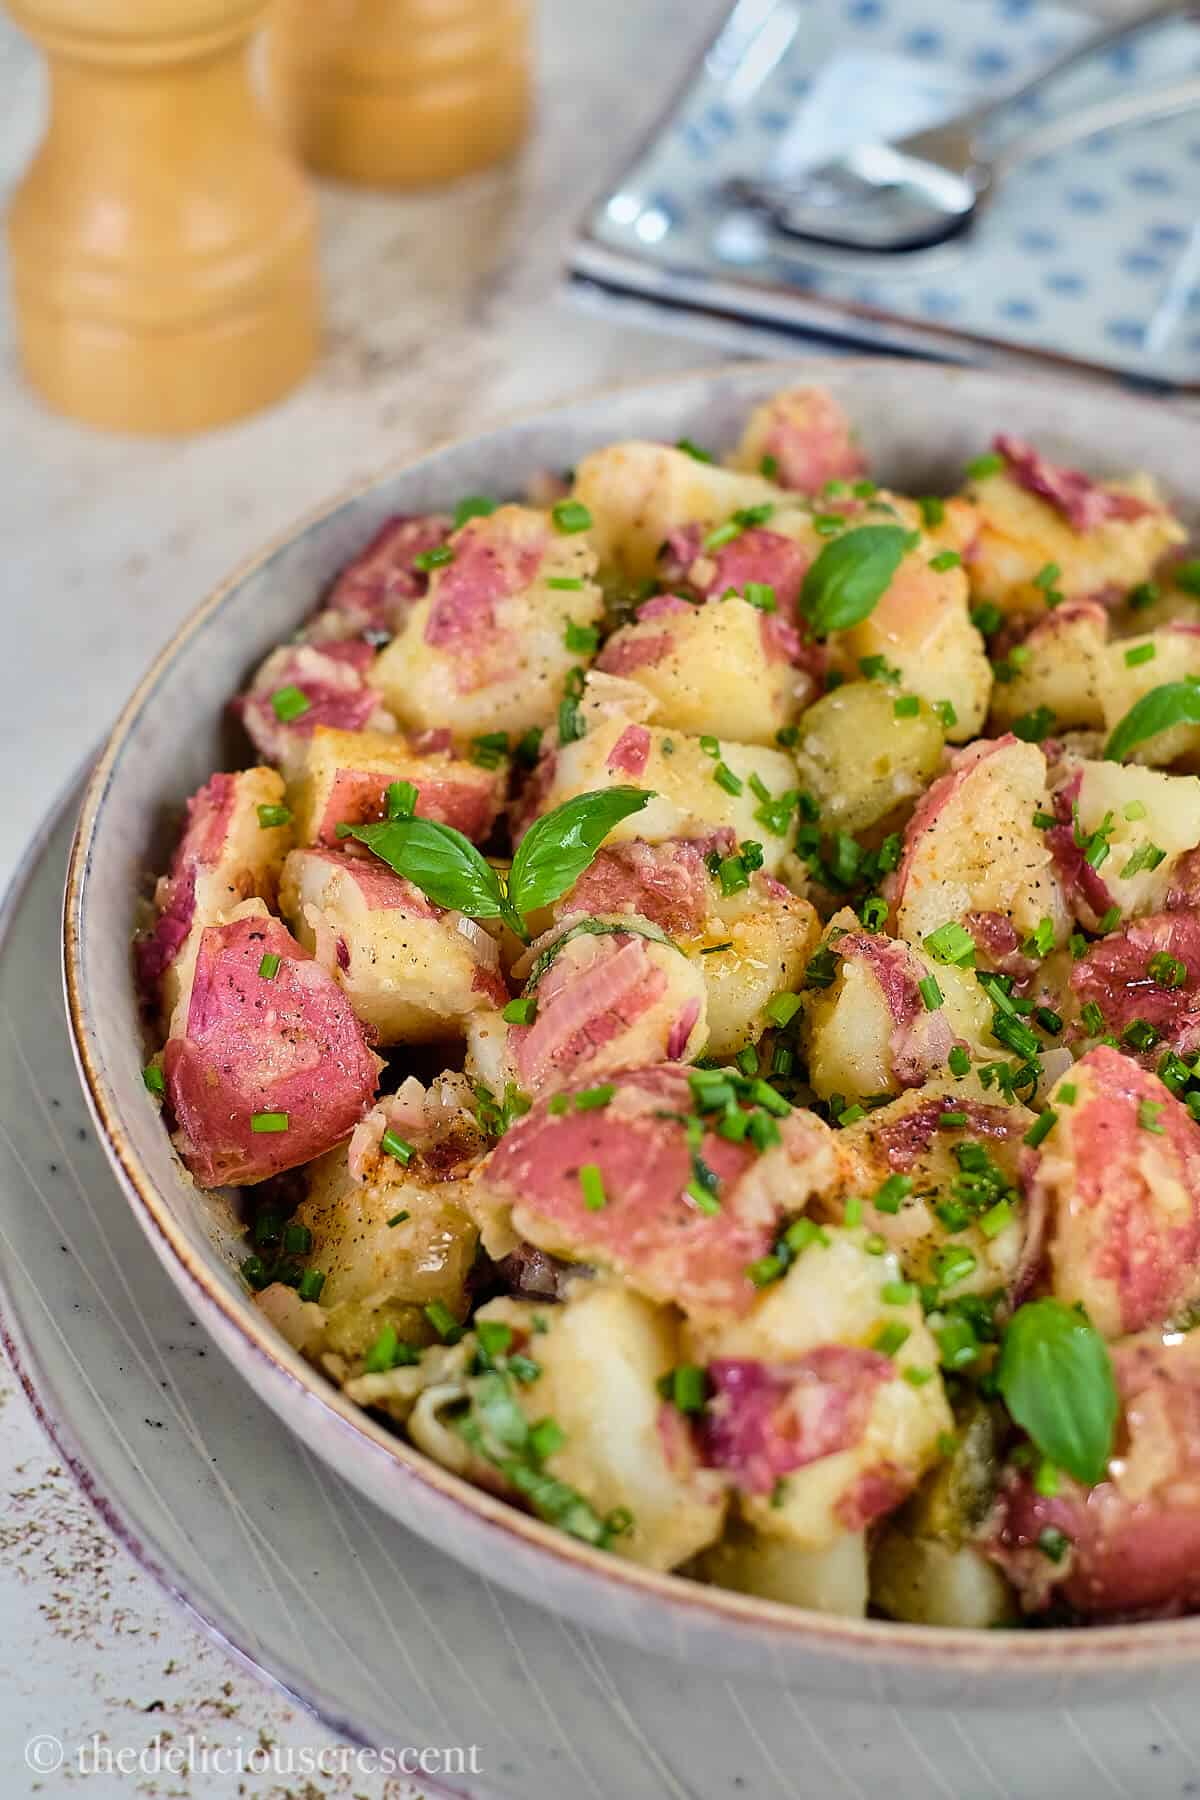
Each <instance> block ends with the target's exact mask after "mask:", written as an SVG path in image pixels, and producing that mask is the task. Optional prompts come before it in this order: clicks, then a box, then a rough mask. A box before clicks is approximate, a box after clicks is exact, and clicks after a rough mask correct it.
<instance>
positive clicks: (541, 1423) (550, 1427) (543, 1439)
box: [529, 1419, 567, 1463]
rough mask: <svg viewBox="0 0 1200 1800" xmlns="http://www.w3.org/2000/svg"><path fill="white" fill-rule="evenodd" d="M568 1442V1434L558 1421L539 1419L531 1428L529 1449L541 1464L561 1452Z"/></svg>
mask: <svg viewBox="0 0 1200 1800" xmlns="http://www.w3.org/2000/svg"><path fill="white" fill-rule="evenodd" d="M566 1441H567V1434H566V1432H565V1431H564V1430H563V1428H562V1426H561V1425H560V1424H559V1422H558V1420H557V1419H539V1420H538V1421H537V1423H536V1424H535V1425H531V1426H530V1427H529V1449H530V1451H531V1453H532V1455H533V1456H534V1457H535V1458H536V1459H537V1461H538V1462H540V1463H544V1462H545V1461H546V1459H547V1457H550V1456H553V1455H554V1453H555V1451H556V1450H561V1449H562V1447H563V1445H564V1444H565V1443H566Z"/></svg>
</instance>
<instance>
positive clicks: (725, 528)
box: [700, 519, 742, 550]
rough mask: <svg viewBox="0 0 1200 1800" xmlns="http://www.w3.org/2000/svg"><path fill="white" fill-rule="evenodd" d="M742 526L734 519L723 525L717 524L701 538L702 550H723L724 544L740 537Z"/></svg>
mask: <svg viewBox="0 0 1200 1800" xmlns="http://www.w3.org/2000/svg"><path fill="white" fill-rule="evenodd" d="M741 535H742V528H741V526H740V525H739V524H738V523H737V521H736V520H735V519H730V520H729V522H728V523H727V524H725V525H718V526H717V527H716V528H715V530H713V531H710V532H709V533H708V535H707V536H706V537H705V538H704V539H703V540H702V542H701V545H700V548H701V549H702V550H723V549H724V548H725V545H726V544H732V542H733V540H734V539H735V538H738V537H741Z"/></svg>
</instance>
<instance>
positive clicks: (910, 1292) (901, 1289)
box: [879, 1281, 917, 1306]
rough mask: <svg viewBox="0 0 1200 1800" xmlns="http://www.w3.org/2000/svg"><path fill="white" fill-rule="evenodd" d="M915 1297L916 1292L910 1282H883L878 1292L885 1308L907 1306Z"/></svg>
mask: <svg viewBox="0 0 1200 1800" xmlns="http://www.w3.org/2000/svg"><path fill="white" fill-rule="evenodd" d="M916 1296H917V1290H916V1288H915V1287H914V1286H913V1284H912V1282H911V1281H885V1282H884V1284H883V1286H882V1287H881V1288H880V1290H879V1297H880V1299H881V1300H882V1301H883V1303H884V1305H885V1306H907V1305H908V1303H909V1301H910V1300H915V1299H916Z"/></svg>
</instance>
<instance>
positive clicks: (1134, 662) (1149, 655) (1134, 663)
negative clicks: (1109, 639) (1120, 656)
mask: <svg viewBox="0 0 1200 1800" xmlns="http://www.w3.org/2000/svg"><path fill="white" fill-rule="evenodd" d="M1154 656H1155V645H1153V644H1135V645H1134V646H1133V648H1132V649H1131V650H1127V651H1126V652H1125V667H1126V668H1127V669H1136V668H1137V667H1138V665H1139V663H1148V662H1153V661H1154Z"/></svg>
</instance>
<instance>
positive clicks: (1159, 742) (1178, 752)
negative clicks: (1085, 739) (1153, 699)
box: [1099, 625, 1200, 770]
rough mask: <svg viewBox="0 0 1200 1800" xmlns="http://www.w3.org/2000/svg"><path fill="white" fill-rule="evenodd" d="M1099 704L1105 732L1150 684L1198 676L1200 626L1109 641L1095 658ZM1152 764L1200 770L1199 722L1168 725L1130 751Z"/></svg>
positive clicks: (1167, 627)
mask: <svg viewBox="0 0 1200 1800" xmlns="http://www.w3.org/2000/svg"><path fill="white" fill-rule="evenodd" d="M1099 674H1100V704H1101V708H1102V711H1103V715H1104V729H1105V732H1106V733H1109V732H1113V731H1115V730H1116V728H1117V726H1118V725H1119V724H1120V723H1121V720H1122V719H1123V718H1124V717H1125V714H1126V713H1127V712H1128V711H1129V710H1130V708H1131V707H1132V706H1134V705H1135V704H1136V703H1137V701H1139V700H1140V699H1141V698H1142V695H1143V694H1148V693H1149V692H1150V690H1151V688H1156V687H1164V686H1165V685H1166V684H1167V683H1168V682H1171V681H1188V680H1191V679H1192V678H1193V677H1195V676H1200V626H1196V625H1165V626H1164V627H1163V628H1162V630H1161V631H1151V632H1148V633H1146V634H1145V635H1144V636H1142V637H1137V638H1123V639H1121V640H1120V641H1119V642H1118V643H1115V644H1110V645H1109V647H1108V649H1107V650H1106V651H1105V653H1104V655H1103V657H1102V658H1101V661H1100V669H1099ZM1130 760H1131V761H1133V762H1136V763H1148V764H1150V765H1151V766H1152V767H1155V768H1170V767H1172V766H1174V767H1178V768H1183V769H1193V770H1194V769H1200V725H1173V726H1171V727H1170V729H1169V730H1167V731H1160V732H1158V733H1157V735H1156V736H1155V737H1152V738H1148V739H1147V740H1146V742H1145V743H1144V744H1139V745H1138V747H1137V748H1136V749H1135V750H1133V751H1131V752H1130Z"/></svg>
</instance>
